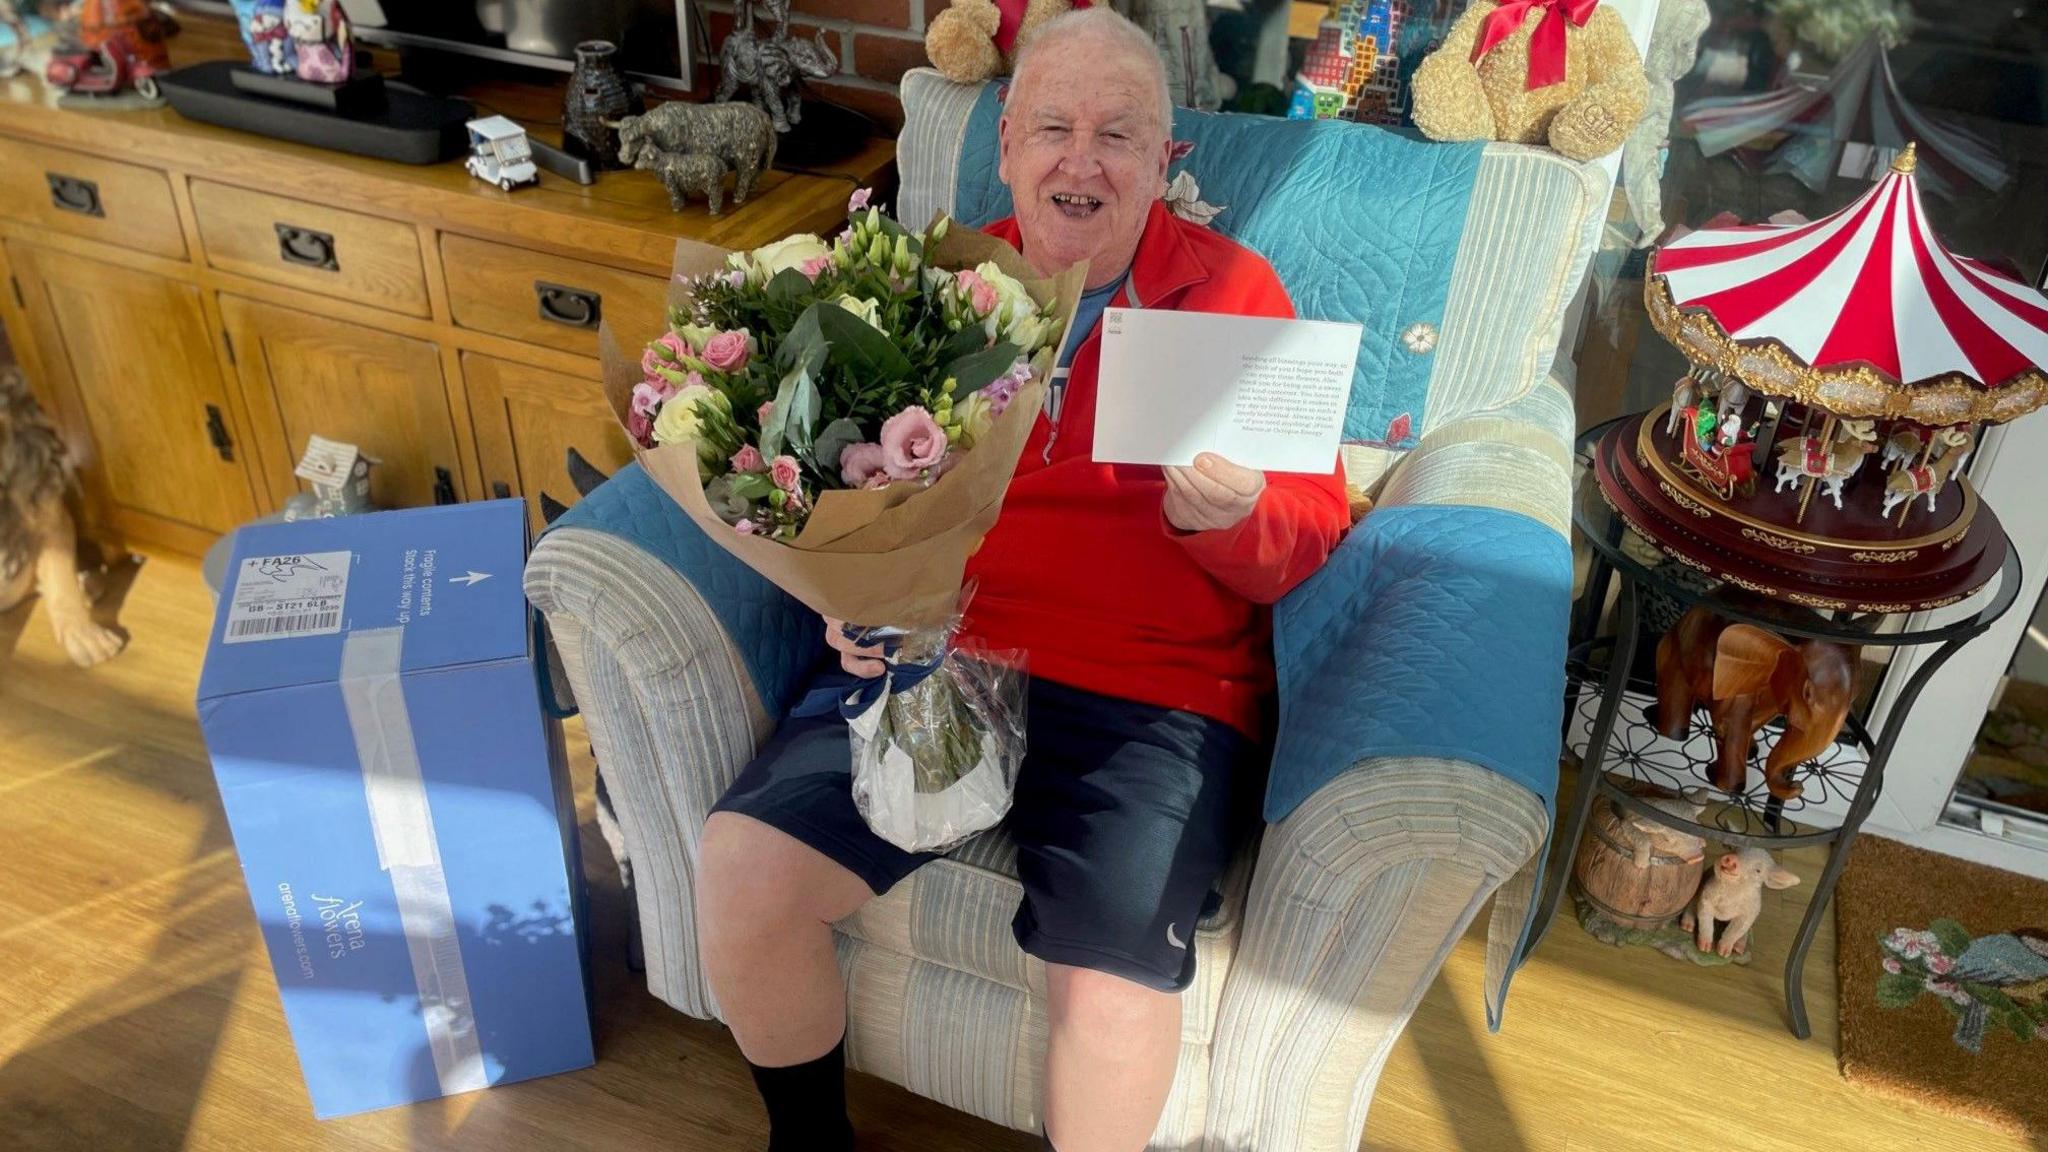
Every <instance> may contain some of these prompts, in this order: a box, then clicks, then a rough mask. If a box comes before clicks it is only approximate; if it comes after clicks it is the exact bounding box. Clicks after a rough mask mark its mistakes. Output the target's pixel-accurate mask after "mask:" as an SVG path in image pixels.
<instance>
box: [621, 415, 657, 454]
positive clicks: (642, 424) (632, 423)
mask: <svg viewBox="0 0 2048 1152" xmlns="http://www.w3.org/2000/svg"><path fill="white" fill-rule="evenodd" d="M626 435H628V436H631V437H632V438H633V442H634V443H635V444H638V445H640V446H641V447H642V448H646V447H649V446H651V445H652V444H653V443H654V418H653V417H652V416H649V415H648V414H647V413H645V412H641V411H639V410H637V409H635V410H634V411H632V412H628V413H626Z"/></svg>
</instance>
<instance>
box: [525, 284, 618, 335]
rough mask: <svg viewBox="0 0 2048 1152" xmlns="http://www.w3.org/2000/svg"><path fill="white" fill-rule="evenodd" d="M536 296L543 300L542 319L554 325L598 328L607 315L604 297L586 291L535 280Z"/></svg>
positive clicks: (534, 290)
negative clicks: (598, 323)
mask: <svg viewBox="0 0 2048 1152" xmlns="http://www.w3.org/2000/svg"><path fill="white" fill-rule="evenodd" d="M533 294H534V296H535V297H537V298H539V300H540V318H541V319H543V320H546V321H548V322H550V323H553V324H561V325H563V326H565V327H569V328H595V327H597V322H598V321H599V320H600V319H602V318H603V316H604V297H602V296H599V295H598V294H597V293H595V292H592V291H590V290H589V289H587V288H571V287H569V286H568V285H566V284H550V283H548V282H547V281H545V280H535V281H534V282H533Z"/></svg>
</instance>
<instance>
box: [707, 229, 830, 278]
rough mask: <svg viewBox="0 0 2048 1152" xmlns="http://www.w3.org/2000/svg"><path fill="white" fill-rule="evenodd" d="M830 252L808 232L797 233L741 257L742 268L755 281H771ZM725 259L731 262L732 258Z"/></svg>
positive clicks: (822, 242)
mask: <svg viewBox="0 0 2048 1152" xmlns="http://www.w3.org/2000/svg"><path fill="white" fill-rule="evenodd" d="M831 251H832V250H831V249H830V248H827V247H826V246H825V242H824V241H823V240H820V239H819V238H817V237H816V236H813V235H811V234H810V233H808V232H799V233H797V234H796V235H794V236H784V237H783V238H782V239H780V240H777V241H776V242H775V243H773V244H764V245H762V246H761V247H759V248H756V249H754V250H753V251H752V252H749V253H747V254H746V255H745V256H744V257H743V259H744V260H745V264H744V265H743V266H744V267H745V268H746V269H747V270H748V272H749V274H751V275H752V276H753V277H754V278H755V279H756V280H761V281H767V280H771V279H773V278H774V276H775V274H776V273H777V272H782V271H785V270H792V271H800V270H802V268H803V266H804V265H805V264H808V263H809V262H811V261H812V260H815V259H817V258H818V257H820V256H825V255H828V254H830V253H831ZM727 259H728V260H731V259H732V257H727Z"/></svg>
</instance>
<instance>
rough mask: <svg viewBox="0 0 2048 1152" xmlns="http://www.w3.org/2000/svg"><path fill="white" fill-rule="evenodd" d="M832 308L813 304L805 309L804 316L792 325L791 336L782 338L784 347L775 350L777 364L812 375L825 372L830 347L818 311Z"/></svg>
mask: <svg viewBox="0 0 2048 1152" xmlns="http://www.w3.org/2000/svg"><path fill="white" fill-rule="evenodd" d="M826 307H830V305H825V304H813V305H811V306H810V307H809V308H806V309H804V314H803V315H801V316H799V317H797V318H796V323H795V324H792V325H790V328H789V334H788V335H786V336H784V337H783V338H782V346H781V347H780V348H777V349H776V350H775V362H776V363H778V364H780V365H782V366H783V367H784V368H785V369H789V368H799V367H801V368H803V369H804V370H805V371H807V372H809V373H811V374H812V375H814V376H815V375H817V374H818V373H819V372H822V371H824V370H825V354H826V353H827V352H828V351H829V350H830V345H829V344H828V343H827V342H826V340H825V333H824V331H823V330H822V329H821V328H819V326H818V310H819V309H821V308H826Z"/></svg>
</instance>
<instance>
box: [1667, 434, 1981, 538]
mask: <svg viewBox="0 0 2048 1152" xmlns="http://www.w3.org/2000/svg"><path fill="white" fill-rule="evenodd" d="M1670 407H1671V403H1670V401H1668V400H1667V401H1665V402H1664V403H1662V404H1659V405H1658V406H1657V407H1655V408H1652V409H1650V411H1649V412H1647V413H1645V414H1644V416H1643V420H1642V423H1641V424H1639V425H1638V426H1637V428H1636V449H1637V451H1638V452H1640V453H1646V454H1647V455H1648V456H1649V458H1650V459H1649V465H1650V470H1651V471H1653V472H1655V473H1656V474H1657V475H1658V476H1659V477H1661V478H1663V479H1665V480H1669V481H1671V482H1672V483H1673V484H1675V485H1677V486H1678V487H1679V488H1681V489H1683V490H1687V491H1688V494H1689V495H1691V494H1695V493H1697V495H1696V496H1695V498H1696V499H1698V498H1703V497H1704V496H1705V495H1706V494H1705V493H1699V492H1698V489H1695V488H1693V487H1692V485H1690V484H1688V483H1686V481H1685V474H1684V473H1683V472H1680V471H1678V470H1677V469H1676V468H1674V467H1672V466H1671V465H1670V464H1669V463H1668V462H1667V461H1666V460H1665V459H1664V457H1663V456H1661V455H1659V454H1658V453H1656V452H1652V451H1650V449H1651V448H1653V447H1655V445H1653V444H1652V443H1651V442H1650V438H1651V437H1652V436H1654V435H1655V433H1654V432H1653V431H1652V427H1653V426H1654V425H1656V424H1657V417H1658V416H1659V415H1661V414H1662V413H1664V412H1665V411H1666V410H1668V409H1669V408H1670ZM1955 484H1956V486H1957V487H1958V488H1960V489H1962V492H1963V511H1962V514H1961V515H1959V516H1957V517H1956V522H1955V523H1954V524H1945V525H1943V526H1942V528H1941V532H1939V533H1934V532H1930V533H1928V534H1927V535H1925V536H1916V537H1914V538H1913V539H1911V540H1834V539H1830V538H1828V537H1826V536H1815V535H1812V534H1810V533H1806V532H1800V531H1798V530H1797V529H1793V528H1787V527H1785V526H1784V525H1782V524H1772V523H1770V522H1769V521H1766V520H1759V519H1757V518H1756V517H1754V516H1749V515H1746V514H1744V513H1742V512H1739V511H1737V510H1736V509H1734V508H1732V507H1730V506H1729V505H1727V504H1724V503H1721V501H1720V500H1718V499H1716V500H1714V502H1713V504H1712V505H1710V507H1713V508H1715V509H1716V510H1717V512H1718V514H1719V515H1721V516H1722V517H1724V518H1726V519H1729V520H1733V521H1734V522H1736V523H1737V524H1746V525H1748V526H1749V527H1751V528H1755V529H1757V530H1758V531H1760V532H1769V533H1772V534H1774V535H1781V536H1784V537H1786V538H1789V539H1792V540H1803V541H1805V542H1806V543H1808V544H1813V545H1816V546H1818V547H1821V548H1825V549H1827V550H1828V551H1830V552H1846V551H1849V550H1850V549H1855V550H1857V551H1860V552H1895V551H1901V552H1902V551H1906V550H1908V549H1915V548H1926V547H1929V546H1931V545H1933V544H1936V543H1938V542H1940V541H1941V540H1942V539H1943V538H1944V534H1948V533H1954V534H1955V539H1958V540H1959V539H1961V538H1962V537H1963V536H1965V535H1967V534H1968V533H1969V531H1970V525H1971V524H1972V523H1973V522H1975V520H1976V517H1977V489H1976V488H1975V487H1974V486H1973V485H1972V484H1971V483H1970V480H1969V477H1967V476H1958V477H1956V479H1955ZM1660 487H1661V485H1660Z"/></svg>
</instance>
